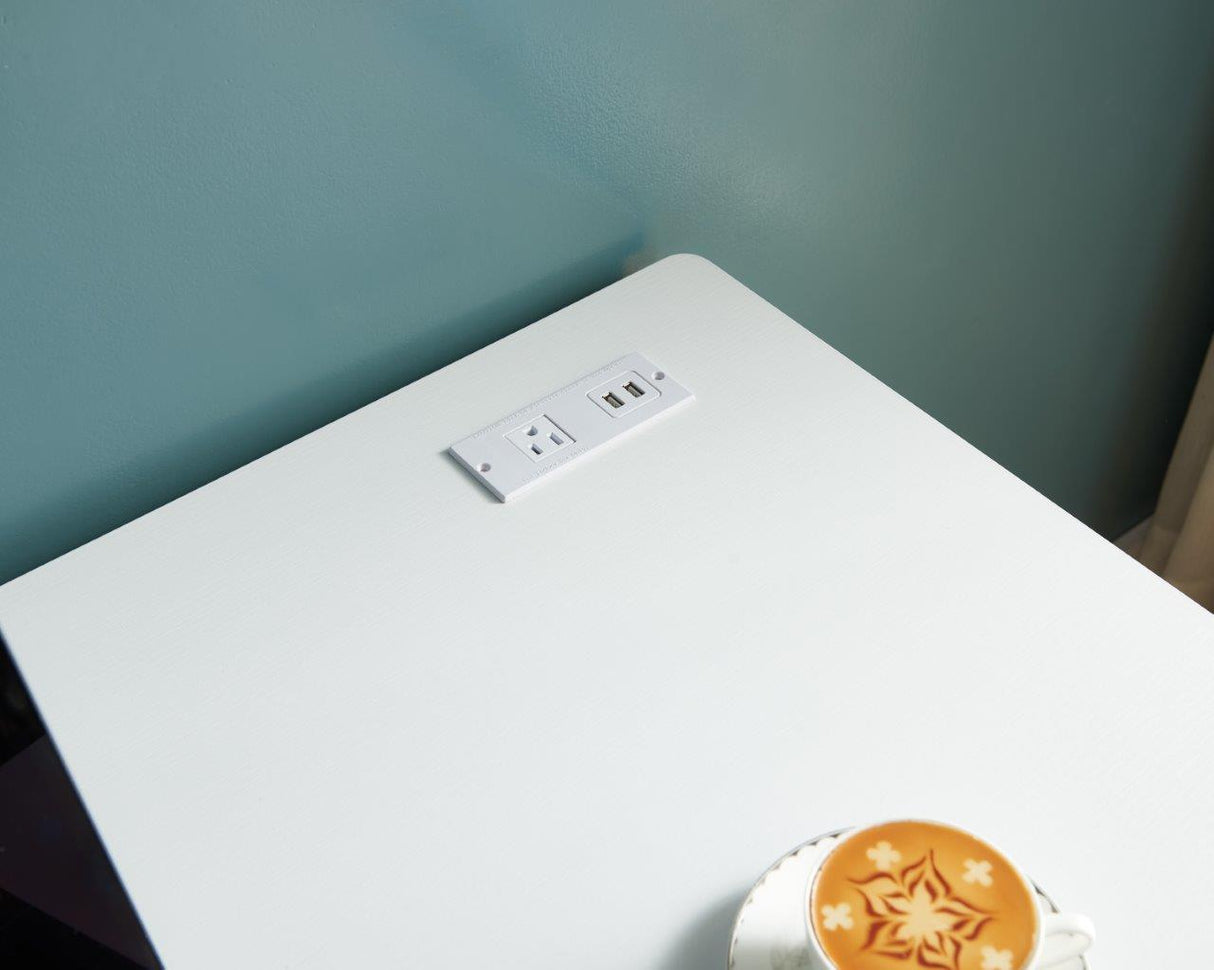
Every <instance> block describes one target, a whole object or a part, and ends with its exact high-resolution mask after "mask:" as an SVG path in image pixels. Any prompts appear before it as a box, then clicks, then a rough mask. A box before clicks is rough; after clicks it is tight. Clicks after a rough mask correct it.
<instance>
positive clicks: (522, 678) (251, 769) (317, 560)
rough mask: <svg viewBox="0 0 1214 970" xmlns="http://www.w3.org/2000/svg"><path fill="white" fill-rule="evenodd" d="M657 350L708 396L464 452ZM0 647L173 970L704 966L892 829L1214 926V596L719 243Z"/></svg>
mask: <svg viewBox="0 0 1214 970" xmlns="http://www.w3.org/2000/svg"><path fill="white" fill-rule="evenodd" d="M633 349H636V350H640V351H641V352H643V353H646V354H648V355H650V356H651V357H652V358H653V359H656V360H661V361H663V362H664V364H665V366H668V367H670V368H671V370H672V371H674V370H676V369H677V373H678V374H679V376H680V379H682V380H685V381H686V382H687V384H688V385H689V386H690V387H693V388H695V390H696V394H697V402H696V404H695V405H694V406H693V407H691V408H689V409H685V410H684V411H682V412H681V413H679V414H677V415H674V416H672V417H671V418H670V419H669V420H666V421H661V422H657V423H655V424H654V425H653V426H652V427H651V428H649V429H646V430H645V431H643V432H639V433H638V434H637V435H635V436H633V437H632V438H631V439H630V440H628V441H627V442H626V443H624V444H622V445H621V446H620V447H618V448H612V449H609V450H607V451H606V452H604V453H603V454H602V455H601V456H600V457H598V458H596V459H595V460H594V461H591V462H587V463H585V464H583V465H582V466H581V467H579V468H577V469H571V470H570V471H569V473H568V474H566V475H562V476H560V477H559V478H557V479H554V480H553V481H552V482H551V483H549V484H546V485H545V486H544V487H541V488H538V489H536V490H535V491H534V492H533V493H532V494H530V495H528V496H526V497H525V498H522V499H520V500H519V501H518V502H515V503H510V504H509V505H501V504H499V503H498V502H496V501H495V500H493V499H492V498H491V497H490V496H489V495H488V494H486V493H485V492H484V491H483V490H482V489H481V488H480V487H479V486H478V485H477V484H476V483H475V482H473V481H472V480H471V479H470V478H469V477H468V476H467V475H466V474H465V473H464V472H463V471H462V470H461V469H459V468H458V467H457V466H456V465H455V464H454V463H453V462H452V461H451V460H450V459H449V458H448V457H447V456H445V455H444V454H443V451H444V449H445V448H446V446H447V445H448V444H449V443H450V442H451V441H454V440H457V439H458V438H459V437H461V436H462V435H465V434H468V433H470V432H472V431H475V430H476V429H477V428H479V427H482V426H483V425H485V424H486V423H488V422H490V421H492V420H493V419H494V418H496V417H498V416H500V415H501V414H503V413H507V412H508V411H510V410H511V409H512V408H514V407H518V406H521V405H523V404H525V403H527V402H528V401H530V400H533V399H535V398H537V397H539V396H541V395H543V394H544V393H546V392H547V391H548V390H550V389H551V388H553V387H559V386H561V385H562V384H564V383H567V382H568V381H569V380H570V379H572V378H574V377H576V376H578V375H580V374H583V373H586V372H587V371H588V370H591V369H593V368H594V367H596V366H598V365H599V364H601V363H602V361H604V360H608V359H611V358H612V357H615V356H619V355H621V354H623V353H625V352H628V351H630V350H633ZM0 626H2V627H3V631H4V634H5V636H6V638H7V639H8V641H9V644H10V646H11V649H12V651H13V653H14V655H15V657H16V659H17V662H18V664H19V665H20V667H21V670H22V672H23V674H24V676H25V677H26V679H27V682H28V683H29V685H30V687H31V689H32V691H33V692H34V695H35V697H36V699H37V700H38V702H39V704H40V706H41V710H42V713H43V716H44V718H45V720H46V722H47V724H48V725H49V727H50V729H51V731H52V733H53V735H54V737H55V740H56V743H57V744H58V745H59V748H60V750H61V752H62V754H63V757H64V760H65V761H66V763H67V765H68V768H69V770H70V771H71V772H72V775H73V777H74V779H75V781H76V783H77V785H78V786H79V788H80V790H81V792H82V793H83V796H84V799H85V802H86V804H87V806H88V808H89V809H90V811H91V813H92V815H93V818H94V820H95V822H96V824H97V827H98V829H99V831H100V833H101V835H102V837H103V839H104V840H105V842H106V845H107V847H108V849H109V851H110V853H111V855H112V857H113V859H114V861H115V863H116V865H117V867H118V869H119V871H120V873H121V875H122V876H123V878H124V880H125V883H126V885H127V888H128V889H129V891H130V894H131V896H132V898H133V900H134V902H135V904H136V906H137V908H138V909H139V912H140V915H141V917H142V919H143V921H144V923H145V925H146V927H147V929H148V931H149V933H150V935H151V937H152V940H153V942H154V943H155V944H156V946H157V948H158V950H159V952H160V955H161V957H162V959H163V960H164V961H165V964H166V966H167V967H169V968H193V967H198V968H213V967H219V966H224V967H245V966H247V967H258V968H261V967H291V968H315V967H349V966H419V967H421V966H425V967H441V966H461V967H467V966H486V967H487V966H494V967H529V968H536V967H553V968H556V967H567V966H571V965H573V966H579V967H583V968H591V970H593V968H604V970H606V968H613V970H614V968H619V967H630V968H651V970H692V967H693V966H698V965H699V963H700V962H701V961H702V960H703V959H704V955H705V954H714V956H712V959H717V958H718V956H719V959H720V960H724V948H725V945H726V940H725V938H724V936H725V932H726V930H727V926H728V922H729V919H730V917H731V915H732V914H731V913H730V909H731V905H732V904H733V903H734V902H735V901H739V900H740V898H741V895H742V894H743V893H744V891H745V889H746V887H747V886H748V885H749V883H750V881H751V880H752V879H753V878H754V877H755V876H757V875H758V874H759V873H760V872H762V871H763V869H764V868H765V866H766V865H767V864H768V863H769V862H770V861H771V860H772V859H774V858H776V857H778V856H779V855H780V854H781V853H782V852H783V851H784V850H786V849H787V848H789V847H790V846H792V845H796V844H797V843H799V842H801V841H803V840H804V839H806V838H807V837H809V836H812V835H813V834H815V833H817V832H820V831H824V830H829V829H833V828H838V827H839V826H842V825H846V824H849V823H853V822H858V821H864V820H872V819H878V818H884V817H896V816H904V815H923V816H929V817H941V818H944V819H949V820H953V821H956V822H959V823H961V824H964V825H966V826H967V827H970V828H972V829H973V830H975V831H977V832H980V833H982V834H984V835H986V836H988V837H989V838H991V839H992V840H994V841H995V842H997V843H998V844H1000V845H1001V846H1003V847H1004V848H1005V849H1007V851H1008V852H1009V853H1011V854H1012V855H1013V856H1014V857H1015V858H1016V859H1017V860H1018V861H1019V862H1020V863H1022V865H1023V866H1024V867H1025V868H1026V869H1027V870H1028V871H1029V872H1030V873H1031V874H1032V875H1033V876H1034V877H1035V878H1037V879H1038V880H1040V881H1041V882H1042V883H1043V884H1044V885H1046V886H1047V887H1048V889H1049V890H1050V891H1051V893H1052V894H1054V895H1055V896H1056V897H1057V898H1058V899H1059V901H1060V902H1061V903H1062V904H1063V905H1064V906H1065V907H1067V908H1073V909H1078V910H1082V911H1085V912H1087V913H1088V914H1089V915H1091V916H1092V917H1093V918H1094V919H1095V920H1096V923H1097V925H1098V927H1099V928H1100V931H1101V934H1102V936H1101V939H1100V941H1099V943H1098V944H1097V949H1096V951H1095V952H1096V959H1097V961H1098V965H1099V966H1100V967H1101V968H1102V970H1114V968H1131V967H1140V966H1182V965H1186V963H1187V962H1188V961H1189V960H1190V959H1191V958H1193V957H1194V956H1195V955H1196V954H1199V953H1208V952H1211V949H1212V948H1214V930H1212V929H1211V928H1210V927H1209V926H1207V925H1206V924H1205V923H1203V922H1202V921H1200V920H1194V921H1189V922H1187V923H1185V925H1184V928H1183V931H1181V930H1176V931H1174V932H1162V929H1163V928H1176V926H1177V923H1176V918H1175V912H1176V910H1175V907H1176V905H1177V903H1176V901H1177V900H1188V901H1190V902H1191V904H1192V905H1198V906H1205V905H1208V904H1209V903H1210V902H1211V901H1212V899H1211V896H1212V892H1211V889H1210V884H1209V881H1208V878H1207V876H1206V875H1205V873H1207V872H1208V871H1209V870H1210V869H1211V868H1212V867H1214V840H1212V839H1211V836H1210V835H1209V832H1208V827H1207V826H1206V824H1205V823H1206V820H1208V819H1209V818H1210V817H1212V816H1214V785H1212V784H1211V779H1210V772H1209V767H1208V764H1209V748H1210V743H1211V740H1212V739H1214V712H1212V710H1211V706H1210V705H1209V703H1208V698H1207V694H1208V689H1209V685H1210V683H1212V682H1214V650H1212V649H1211V648H1212V647H1214V621H1212V620H1211V618H1210V617H1209V616H1208V615H1207V614H1205V613H1204V612H1203V611H1201V610H1200V609H1198V608H1197V607H1195V606H1194V605H1193V604H1192V603H1190V602H1189V601H1188V600H1186V599H1185V598H1184V597H1183V596H1181V595H1180V594H1179V593H1176V592H1175V591H1174V590H1172V589H1171V588H1169V587H1168V586H1166V585H1165V584H1164V583H1162V582H1161V581H1160V580H1158V579H1157V578H1156V577H1154V576H1153V575H1151V574H1149V573H1148V572H1147V571H1146V570H1144V569H1142V568H1141V567H1139V566H1138V565H1137V564H1135V563H1134V562H1132V561H1131V560H1130V559H1128V558H1127V557H1126V556H1124V555H1123V554H1121V553H1120V552H1118V551H1117V550H1116V549H1115V548H1113V547H1112V546H1110V545H1109V544H1108V543H1106V542H1105V541H1104V540H1102V539H1100V538H1099V537H1098V536H1096V535H1095V534H1094V533H1092V532H1090V531H1089V530H1088V529H1086V528H1085V527H1083V526H1082V525H1080V524H1079V523H1078V522H1076V521H1075V520H1073V519H1071V518H1070V517H1069V516H1067V515H1066V514H1065V513H1063V512H1062V511H1060V510H1059V509H1058V508H1056V507H1055V506H1053V505H1052V504H1050V503H1049V502H1048V501H1046V500H1045V499H1043V498H1042V497H1041V496H1039V495H1037V494H1036V493H1035V492H1033V491H1032V490H1031V489H1029V488H1028V487H1027V486H1025V485H1024V484H1023V483H1021V482H1019V481H1018V480H1016V479H1015V478H1013V477H1012V476H1011V475H1009V474H1008V473H1006V472H1005V471H1003V470H1002V469H1001V468H999V467H998V466H997V465H995V464H994V463H993V462H991V461H990V460H989V459H987V458H985V457H984V456H982V455H981V454H979V453H978V452H977V451H975V450H973V449H972V448H970V447H969V446H968V445H966V444H965V443H964V442H962V441H961V440H960V439H958V438H957V437H956V436H954V435H952V434H951V433H949V432H948V431H946V430H945V429H943V428H941V427H940V426H939V425H937V424H936V423H934V422H933V421H932V420H930V419H929V418H928V417H926V416H925V415H924V414H923V413H921V412H920V411H918V410H917V409H916V408H914V407H913V406H912V405H910V404H908V403H907V402H906V401H904V400H902V399H901V398H899V397H898V396H897V395H895V394H894V393H893V392H891V391H890V390H888V389H887V388H885V387H884V386H882V385H881V384H880V383H879V382H877V381H876V380H875V379H873V378H872V377H870V376H869V375H867V374H866V373H864V372H863V371H861V370H860V369H859V368H857V367H855V366H854V365H852V364H851V363H849V362H848V361H847V360H845V359H844V358H842V357H841V356H839V355H838V354H837V353H835V352H834V351H832V350H831V349H830V348H829V347H827V346H826V345H824V344H823V343H822V342H820V341H819V340H818V339H816V338H815V337H813V336H812V335H811V334H809V333H807V332H806V331H805V330H803V329H802V328H800V327H799V326H797V325H796V324H794V323H793V322H792V321H791V320H789V319H788V318H786V317H784V316H783V315H782V314H780V313H779V312H778V311H777V310H775V309H774V308H773V307H771V306H770V305H768V304H767V303H765V302H764V301H763V300H761V299H760V298H759V297H757V296H755V295H754V294H753V293H751V292H750V291H748V290H747V289H745V288H744V287H743V286H741V285H740V284H738V283H737V282H735V281H734V280H732V279H731V278H730V277H729V276H727V275H726V274H725V273H723V272H721V271H720V270H718V269H717V268H715V267H714V266H712V265H711V264H709V263H707V262H705V261H704V260H701V259H699V258H697V257H692V256H679V257H672V258H670V259H667V260H664V261H663V262H661V263H659V264H657V265H655V266H653V267H651V268H649V269H647V270H644V271H642V272H640V273H638V274H636V275H635V276H632V277H629V278H627V279H625V280H623V281H622V282H620V283H618V284H616V285H614V286H612V287H609V288H608V289H606V290H604V291H602V292H600V293H598V294H596V295H594V296H592V297H590V298H588V299H586V300H584V301H582V302H580V303H577V304H575V305H573V306H571V307H569V308H567V309H565V310H563V311H561V312H559V313H557V314H554V315H553V316H551V317H548V318H547V319H545V320H543V321H541V322H539V323H537V324H535V325H534V326H531V327H529V328H527V329H526V330H524V331H521V332H520V333H517V334H515V335H514V336H511V337H509V338H507V339H505V340H503V341H501V342H499V343H497V344H494V345H492V346H491V347H488V348H487V349H485V350H483V351H480V352H479V353H476V354H473V355H472V356H470V357H468V358H465V359H464V360H462V361H459V362H458V363H456V364H454V365H452V366H450V367H447V368H445V369H443V370H441V371H439V372H437V373H435V374H433V375H431V376H429V377H427V378H425V379H423V380H421V381H418V382H417V383H415V384H412V385H410V386H409V387H407V388H405V389H403V390H401V391H398V392H396V393H394V394H392V395H389V396H388V397H386V398H383V399H382V400H380V401H378V402H376V403H374V404H372V405H370V406H368V407H366V408H364V409H362V410H361V411H358V412H356V413H354V414H352V415H350V416H349V417H347V418H344V419H343V420H341V421H338V422H336V423H334V424H332V425H329V426H327V427H325V428H322V429H321V430H319V431H317V432H315V433H314V434H311V435H309V436H307V437H306V438H303V439H301V440H299V441H297V442H295V443H294V444H292V445H290V446H288V447H286V448H283V449H281V450H280V451H277V452H275V453H273V454H271V455H269V456H267V457H265V458H263V459H261V460H259V461H256V462H254V463H252V464H251V465H248V466H246V467H244V468H242V469H240V470H239V471H237V472H235V473H233V474H231V475H229V476H227V477H225V478H223V479H220V480H219V481H216V482H214V483H213V484H211V485H208V486H206V487H205V488H202V489H200V490H198V491H196V492H194V493H192V494H190V495H188V496H186V497H184V498H182V499H180V500H178V501H177V502H174V503H172V504H171V505H168V506H166V507H164V508H162V509H159V510H158V511H156V512H153V513H151V514H150V515H147V516H145V517H143V518H141V519H139V520H137V521H135V522H133V523H131V524H130V525H128V526H126V527H124V528H122V529H120V530H118V531H116V532H114V533H111V534H110V535H107V536H105V537H103V538H101V539H99V540H97V541H95V542H93V543H90V544H89V545H87V546H84V547H82V548H81V549H79V550H77V551H75V552H73V553H71V554H69V555H67V556H64V557H62V558H61V559H58V560H56V561H54V562H52V563H50V564H48V565H47V566H45V567H43V568H41V569H39V570H36V571H35V572H33V573H30V574H28V575H27V576H25V577H23V578H21V579H18V580H16V581H14V582H12V583H10V584H9V585H7V586H5V587H3V588H2V589H0ZM1161 877H1163V878H1165V879H1166V885H1167V891H1166V892H1164V891H1159V892H1156V891H1155V888H1156V887H1158V886H1159V885H1160V879H1161ZM1135 886H1137V887H1140V888H1138V889H1135V888H1132V887H1135ZM1141 887H1150V891H1144V890H1143V889H1142V888H1141ZM718 943H719V945H718Z"/></svg>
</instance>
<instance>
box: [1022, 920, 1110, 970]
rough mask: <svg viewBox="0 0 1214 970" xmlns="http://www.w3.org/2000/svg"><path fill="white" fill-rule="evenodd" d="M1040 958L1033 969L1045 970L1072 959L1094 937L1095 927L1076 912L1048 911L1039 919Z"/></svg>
mask: <svg viewBox="0 0 1214 970" xmlns="http://www.w3.org/2000/svg"><path fill="white" fill-rule="evenodd" d="M1041 935H1042V937H1043V938H1044V942H1043V944H1042V947H1041V959H1040V960H1039V961H1038V962H1037V963H1036V964H1035V965H1034V967H1033V970H1047V968H1048V967H1056V966H1058V965H1059V964H1062V963H1066V962H1067V960H1073V959H1075V957H1077V956H1079V955H1080V954H1082V953H1084V952H1085V951H1086V950H1087V948H1088V947H1089V946H1091V945H1092V941H1093V940H1095V939H1096V928H1095V927H1094V926H1093V925H1092V921H1091V920H1090V919H1088V918H1087V917H1086V916H1080V915H1079V914H1078V913H1049V914H1047V915H1046V916H1045V918H1044V919H1042V921H1041Z"/></svg>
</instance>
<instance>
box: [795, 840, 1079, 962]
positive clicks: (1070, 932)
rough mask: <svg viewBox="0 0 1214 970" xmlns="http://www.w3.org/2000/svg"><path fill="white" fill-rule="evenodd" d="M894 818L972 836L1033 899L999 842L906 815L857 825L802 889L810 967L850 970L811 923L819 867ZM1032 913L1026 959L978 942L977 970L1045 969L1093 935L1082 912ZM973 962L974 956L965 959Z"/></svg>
mask: <svg viewBox="0 0 1214 970" xmlns="http://www.w3.org/2000/svg"><path fill="white" fill-rule="evenodd" d="M895 821H897V822H901V821H906V822H912V823H914V822H919V821H922V822H924V823H926V824H928V825H932V826H940V827H943V828H947V829H952V830H953V831H955V832H958V833H960V834H961V835H964V836H967V837H969V838H971V839H974V840H976V841H977V842H978V843H980V844H981V845H984V846H989V847H990V848H992V849H994V850H995V852H997V853H999V855H1000V856H1001V857H1002V858H1003V860H1004V861H1005V862H1006V863H1007V867H1008V868H1009V869H1010V870H1011V871H1012V872H1013V873H1014V874H1015V876H1016V878H1018V879H1019V880H1020V882H1021V884H1022V887H1023V889H1024V891H1025V892H1026V893H1027V894H1028V896H1029V898H1030V899H1032V900H1033V901H1034V903H1036V900H1037V892H1036V889H1035V888H1034V886H1033V883H1032V882H1030V881H1029V880H1028V879H1027V878H1026V877H1025V875H1024V873H1023V872H1021V871H1020V869H1019V868H1018V867H1017V866H1016V865H1015V863H1013V862H1011V860H1010V859H1009V858H1008V856H1007V855H1006V853H1004V852H1003V851H1002V850H1001V849H999V848H998V847H997V846H994V845H992V843H990V842H989V841H987V840H986V839H983V838H980V837H979V836H977V835H974V834H973V833H972V832H969V831H967V830H966V829H963V828H960V827H959V826H955V825H949V824H947V823H944V822H928V821H927V820H917V819H906V820H891V821H887V822H877V823H873V824H871V825H864V826H860V827H858V828H855V829H850V830H848V831H846V832H843V833H842V834H840V835H839V836H838V839H837V841H836V842H835V844H834V845H833V846H832V847H831V848H830V849H829V850H828V851H827V852H825V853H823V855H822V856H821V857H820V858H819V859H818V860H817V861H816V863H815V865H814V868H813V871H812V872H811V873H810V876H809V879H808V882H807V885H806V887H805V904H804V905H803V906H802V908H801V912H802V915H803V917H804V918H805V920H806V929H807V930H808V933H809V948H810V954H811V957H812V961H811V965H812V967H813V970H850V968H848V967H840V966H838V965H837V964H836V963H834V962H833V961H832V960H831V958H830V957H829V956H827V954H826V952H825V950H824V948H823V944H822V942H821V940H819V938H818V932H817V929H816V928H815V925H814V922H815V921H814V919H813V910H812V908H811V907H813V906H814V905H821V901H818V900H815V899H814V892H815V889H816V888H817V883H818V875H819V873H820V872H821V870H822V867H823V866H824V865H826V863H827V860H828V859H830V858H831V856H833V855H834V854H835V853H836V852H838V851H839V850H840V849H841V848H842V847H843V846H844V845H845V844H846V843H848V842H850V841H851V840H853V839H864V838H866V837H868V836H871V835H873V834H875V833H874V831H873V830H875V829H879V828H881V827H882V826H886V825H890V824H895ZM1032 912H1033V914H1034V917H1035V918H1036V921H1037V922H1036V927H1035V932H1034V938H1035V939H1034V943H1033V946H1032V949H1031V950H1030V951H1029V954H1028V956H1027V957H1021V959H1020V961H1019V962H1016V963H1012V962H1011V955H1010V954H1007V953H1006V952H1004V951H996V950H995V949H994V948H992V947H987V948H985V950H986V952H985V953H982V948H981V947H980V944H979V945H978V952H979V954H981V956H980V959H981V962H980V963H979V968H978V970H1048V968H1051V967H1059V966H1061V965H1063V964H1065V963H1067V962H1068V961H1071V960H1074V959H1075V958H1076V957H1079V956H1081V955H1082V954H1083V953H1085V952H1086V951H1087V949H1088V947H1090V946H1091V945H1092V943H1093V941H1094V940H1095V938H1096V931H1095V928H1094V927H1093V925H1092V921H1091V920H1090V919H1088V918H1087V917H1086V916H1081V915H1079V914H1074V913H1044V914H1043V913H1041V912H1040V910H1039V909H1038V908H1037V906H1036V905H1034V906H1033V908H1032ZM969 962H970V963H971V964H972V963H973V962H974V961H973V960H972V959H971V960H970V961H969ZM898 963H899V961H898V960H897V959H891V960H889V966H890V968H891V970H895V968H896V967H897V966H898ZM905 963H906V967H907V970H912V968H915V970H918V964H917V963H916V962H915V960H913V959H907V960H906V961H905Z"/></svg>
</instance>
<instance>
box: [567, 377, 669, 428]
mask: <svg viewBox="0 0 1214 970" xmlns="http://www.w3.org/2000/svg"><path fill="white" fill-rule="evenodd" d="M659 373H660V372H659ZM586 396H587V397H588V398H590V400H592V401H593V402H594V403H595V404H597V405H598V406H599V407H601V408H602V409H603V410H604V411H606V412H607V413H608V414H610V415H611V416H612V417H613V418H622V417H623V416H624V415H625V414H631V413H632V412H633V411H635V410H636V409H637V408H642V407H644V406H645V405H646V404H652V403H653V402H654V401H656V400H657V399H658V398H660V397H661V396H662V392H661V391H659V390H658V389H657V388H656V387H654V386H653V385H652V384H650V383H649V381H647V380H645V378H643V377H642V376H641V375H640V374H638V373H637V372H636V371H631V370H630V371H628V372H627V373H625V374H621V375H620V376H618V377H615V378H613V379H612V380H610V381H607V382H606V383H605V384H600V385H599V386H598V387H596V388H595V389H594V390H593V391H591V392H590V393H589V394H587V395H586Z"/></svg>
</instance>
